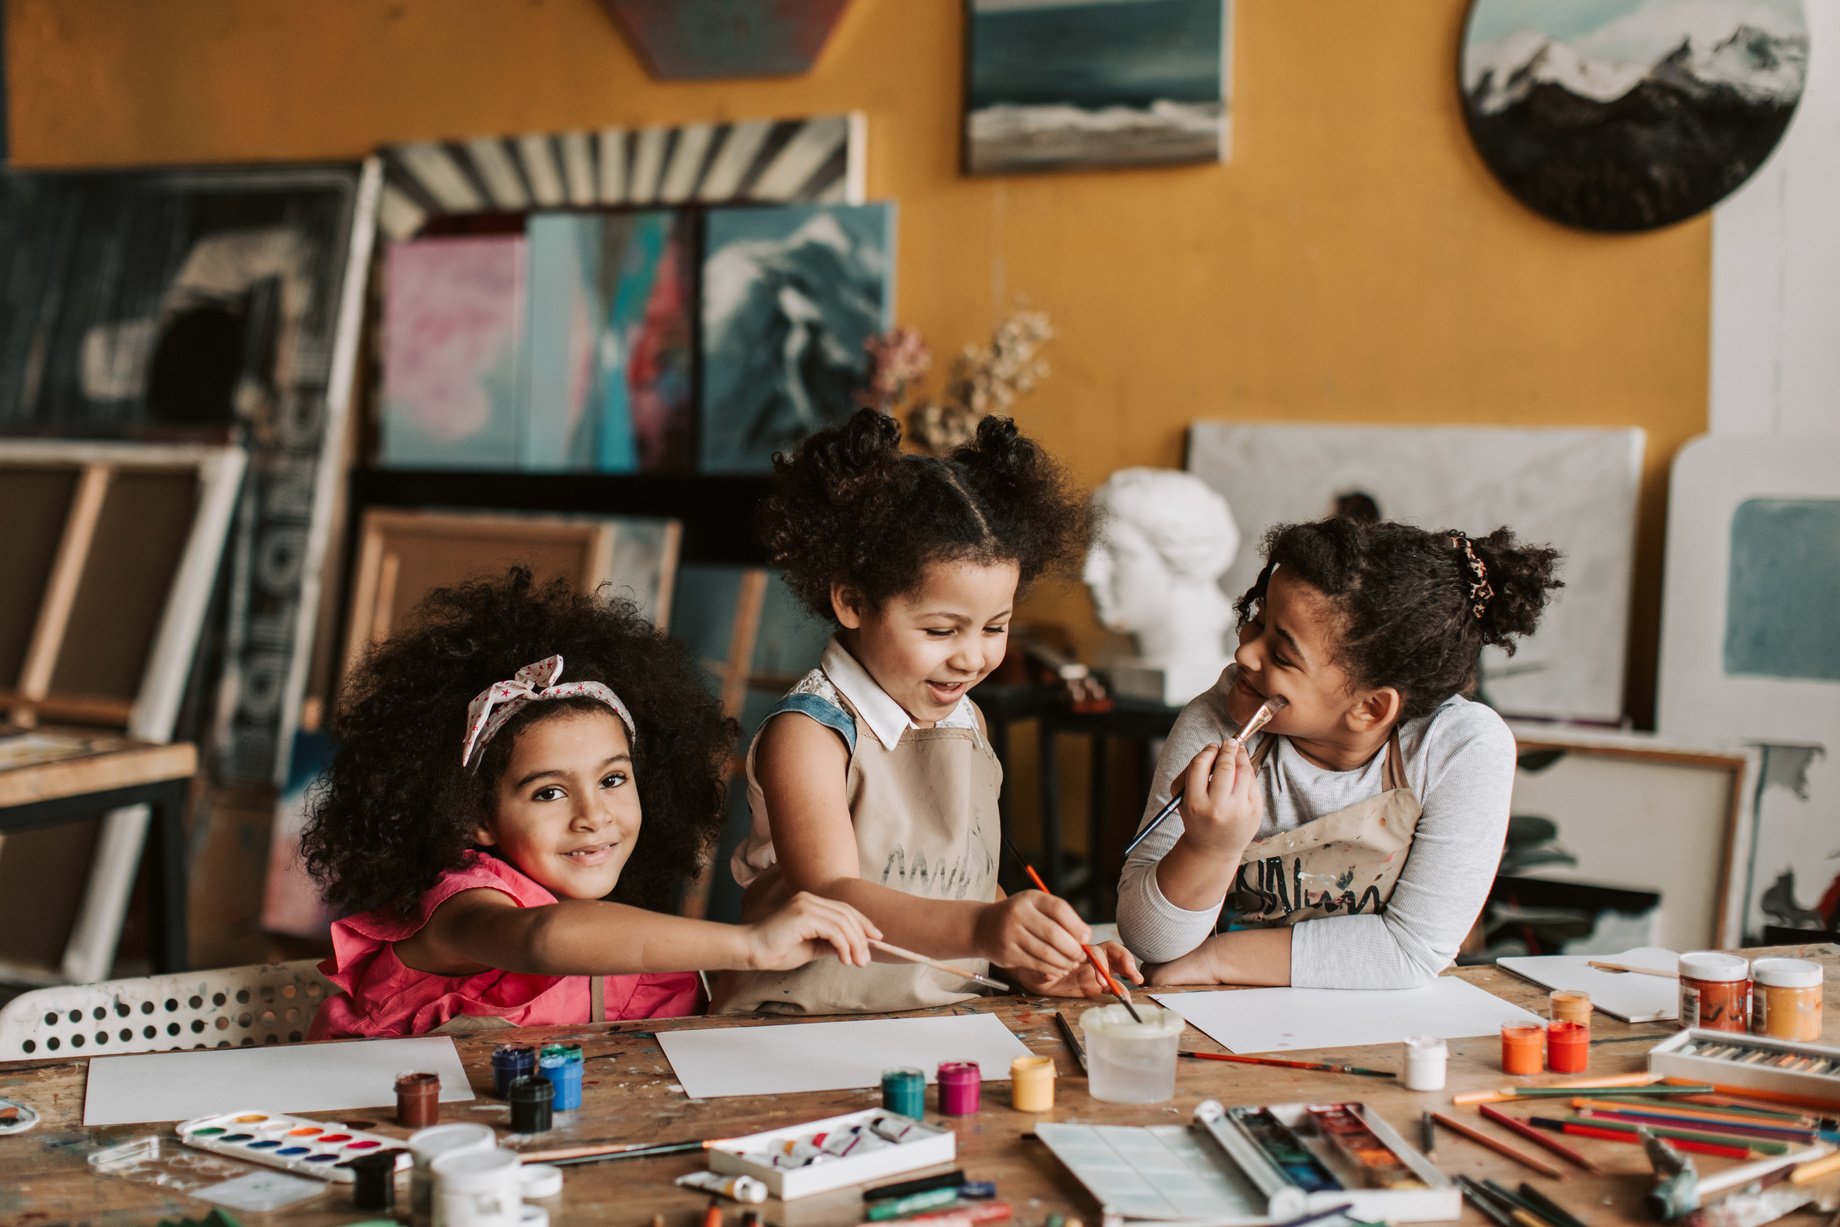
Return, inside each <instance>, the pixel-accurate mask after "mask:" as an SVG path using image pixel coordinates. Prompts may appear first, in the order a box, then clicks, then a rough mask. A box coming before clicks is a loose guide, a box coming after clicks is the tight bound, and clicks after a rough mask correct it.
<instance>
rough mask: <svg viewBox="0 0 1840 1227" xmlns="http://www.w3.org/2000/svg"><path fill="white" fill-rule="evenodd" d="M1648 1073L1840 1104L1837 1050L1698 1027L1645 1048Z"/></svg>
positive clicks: (1839, 1054) (1739, 1032)
mask: <svg viewBox="0 0 1840 1227" xmlns="http://www.w3.org/2000/svg"><path fill="white" fill-rule="evenodd" d="M1648 1072H1649V1073H1651V1074H1659V1075H1661V1076H1662V1077H1664V1078H1685V1079H1687V1080H1688V1081H1691V1082H1710V1083H1712V1084H1713V1085H1714V1086H1721V1087H1726V1086H1728V1087H1736V1088H1741V1089H1743V1090H1750V1091H1764V1092H1766V1093H1769V1094H1774V1095H1793V1096H1795V1097H1797V1098H1800V1099H1817V1100H1822V1101H1824V1102H1827V1103H1834V1104H1840V1048H1829V1047H1824V1046H1822V1045H1820V1044H1801V1043H1797V1042H1796V1041H1794V1040H1779V1039H1771V1038H1770V1037H1769V1036H1765V1035H1748V1034H1746V1033H1744V1032H1742V1031H1706V1030H1702V1029H1700V1028H1698V1027H1695V1028H1693V1029H1692V1030H1688V1031H1682V1032H1681V1033H1680V1034H1679V1035H1674V1036H1670V1037H1669V1038H1667V1039H1665V1040H1663V1041H1662V1042H1661V1043H1659V1044H1657V1045H1655V1046H1654V1047H1653V1048H1651V1049H1649V1050H1648Z"/></svg>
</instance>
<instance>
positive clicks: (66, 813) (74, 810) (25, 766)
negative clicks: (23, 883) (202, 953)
mask: <svg viewBox="0 0 1840 1227" xmlns="http://www.w3.org/2000/svg"><path fill="white" fill-rule="evenodd" d="M28 739H29V743H30V744H31V745H34V746H37V747H38V749H37V751H36V752H31V751H28V750H27V748H26V746H27V744H28ZM197 770H198V751H197V750H196V749H195V748H194V747H192V746H191V745H189V744H186V743H184V742H174V743H157V742H149V741H137V740H134V739H133V738H128V737H120V736H115V735H113V734H103V733H97V732H95V731H93V730H77V729H53V728H45V729H38V730H33V731H29V732H17V733H14V734H12V735H11V736H9V737H3V738H0V835H3V834H5V833H6V832H8V831H24V830H29V829H31V828H34V827H45V826H56V825H58V824H60V823H66V822H80V821H83V820H85V819H94V818H98V817H100V816H101V815H103V814H105V813H107V812H108V811H109V810H112V809H118V808H121V807H123V806H129V805H145V806H147V807H148V808H149V809H150V810H151V811H152V823H151V827H150V829H149V831H148V834H147V844H146V853H145V855H146V856H147V857H148V858H149V862H150V867H151V869H152V877H153V900H152V902H153V907H152V916H151V920H152V926H153V934H152V937H153V948H152V954H153V962H154V968H155V970H156V971H184V970H185V969H186V953H185V801H186V793H187V790H188V789H189V787H190V785H191V779H192V776H193V775H194V774H195V773H196V772H197Z"/></svg>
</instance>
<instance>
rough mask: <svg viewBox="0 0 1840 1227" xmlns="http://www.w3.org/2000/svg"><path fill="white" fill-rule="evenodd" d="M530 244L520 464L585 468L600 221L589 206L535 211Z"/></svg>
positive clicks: (590, 432)
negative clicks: (584, 209)
mask: <svg viewBox="0 0 1840 1227" xmlns="http://www.w3.org/2000/svg"><path fill="white" fill-rule="evenodd" d="M525 236H526V237H525V241H526V242H527V244H528V245H529V260H530V272H529V278H528V280H529V287H530V288H529V296H530V322H529V325H528V327H527V329H526V333H527V341H526V361H525V370H526V377H527V382H526V394H525V400H524V416H523V423H522V424H523V431H522V447H521V455H522V467H523V468H526V469H535V470H545V471H564V470H581V469H588V468H592V467H593V464H594V420H595V416H596V415H595V413H594V412H593V410H592V408H591V406H592V403H593V400H594V391H595V384H596V373H597V363H598V360H599V346H598V344H597V342H598V340H599V334H600V323H601V320H602V319H603V317H604V311H603V308H602V306H601V292H600V263H601V223H600V219H599V218H598V217H595V216H594V215H592V214H585V213H538V214H534V215H532V216H531V218H530V221H529V224H528V226H527V227H526V231H525Z"/></svg>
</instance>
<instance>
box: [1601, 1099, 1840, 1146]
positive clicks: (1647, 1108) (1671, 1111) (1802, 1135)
mask: <svg viewBox="0 0 1840 1227" xmlns="http://www.w3.org/2000/svg"><path fill="white" fill-rule="evenodd" d="M1572 1107H1574V1108H1578V1109H1585V1110H1590V1111H1595V1112H1607V1113H1610V1114H1612V1115H1614V1116H1619V1117H1628V1118H1630V1119H1638V1118H1639V1119H1645V1120H1656V1121H1660V1122H1661V1123H1663V1124H1676V1125H1681V1126H1683V1127H1685V1126H1691V1125H1707V1126H1716V1127H1718V1128H1720V1129H1735V1130H1737V1131H1739V1132H1741V1133H1762V1134H1774V1135H1776V1136H1779V1137H1785V1138H1788V1139H1790V1140H1791V1141H1797V1142H1812V1141H1815V1140H1817V1139H1818V1140H1820V1141H1824V1142H1831V1141H1840V1137H1821V1136H1820V1135H1821V1134H1822V1133H1823V1132H1826V1131H1824V1130H1819V1129H1811V1128H1809V1127H1807V1126H1805V1125H1792V1124H1789V1123H1788V1122H1787V1121H1773V1120H1765V1119H1763V1118H1761V1117H1756V1116H1732V1115H1728V1114H1724V1113H1720V1112H1718V1111H1715V1110H1714V1109H1712V1108H1698V1109H1682V1108H1676V1107H1675V1106H1674V1105H1673V1104H1670V1103H1642V1102H1641V1101H1639V1100H1634V1099H1622V1100H1611V1099H1574V1100H1572Z"/></svg>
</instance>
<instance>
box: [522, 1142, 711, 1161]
mask: <svg viewBox="0 0 1840 1227" xmlns="http://www.w3.org/2000/svg"><path fill="white" fill-rule="evenodd" d="M726 1140H727V1139H726V1138H711V1139H709V1140H707V1141H686V1142H599V1143H589V1144H588V1145H585V1146H557V1147H552V1148H551V1149H549V1150H520V1151H518V1152H517V1153H518V1157H519V1158H520V1159H522V1160H523V1161H524V1162H526V1163H555V1164H560V1165H564V1166H567V1165H571V1164H575V1163H602V1162H606V1161H608V1160H612V1159H650V1158H652V1157H653V1156H654V1155H677V1154H684V1153H687V1152H689V1151H693V1150H708V1149H709V1148H710V1147H711V1146H714V1145H717V1144H718V1143H720V1142H724V1141H726Z"/></svg>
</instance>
